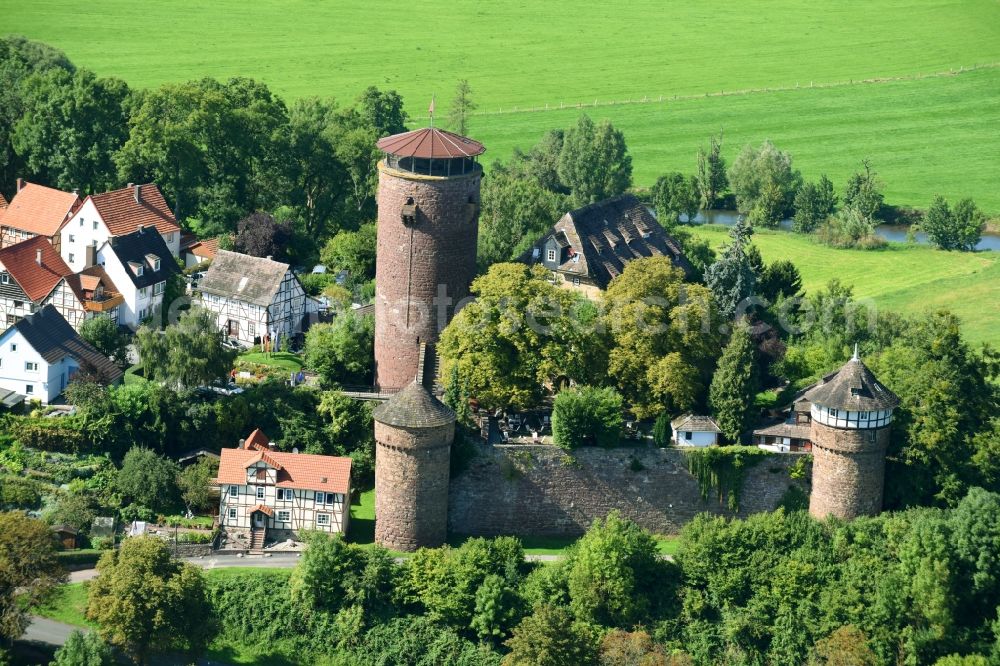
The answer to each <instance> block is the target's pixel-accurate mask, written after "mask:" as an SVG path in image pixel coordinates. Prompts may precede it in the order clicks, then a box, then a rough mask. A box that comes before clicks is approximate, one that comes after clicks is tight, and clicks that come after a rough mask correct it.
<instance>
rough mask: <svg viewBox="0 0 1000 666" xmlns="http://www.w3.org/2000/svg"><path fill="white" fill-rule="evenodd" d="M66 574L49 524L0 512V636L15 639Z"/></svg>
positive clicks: (23, 516) (14, 513)
mask: <svg viewBox="0 0 1000 666" xmlns="http://www.w3.org/2000/svg"><path fill="white" fill-rule="evenodd" d="M65 577H66V574H65V572H64V571H63V569H62V567H61V566H60V564H59V561H58V560H57V559H56V543H55V539H54V537H53V535H52V532H51V530H49V526H48V525H46V524H45V523H43V522H42V521H40V520H36V519H34V518H29V517H28V516H26V515H25V514H24V513H21V512H19V511H11V512H7V513H0V639H3V640H4V641H5V642H6V641H12V640H14V639H15V638H18V637H19V636H20V635H21V634H22V633H23V632H24V629H25V627H27V626H28V622H29V621H30V618H31V611H32V609H33V608H35V607H36V606H38V604H40V603H42V602H43V601H45V600H46V599H47V598H48V597H49V595H50V594H51V593H52V592H53V590H54V589H55V586H56V585H57V584H58V583H61V582H62V581H63V580H65Z"/></svg>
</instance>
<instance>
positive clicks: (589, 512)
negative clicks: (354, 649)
mask: <svg viewBox="0 0 1000 666" xmlns="http://www.w3.org/2000/svg"><path fill="white" fill-rule="evenodd" d="M684 456H685V453H684V452H683V451H681V450H678V449H655V448H649V447H644V448H618V449H597V448H583V449H578V450H576V451H574V452H573V454H572V455H571V456H570V455H567V453H566V452H565V451H563V450H562V449H559V448H556V447H552V446H485V445H477V455H476V456H475V458H473V459H472V460H471V462H470V463H469V464H468V466H467V467H466V469H465V470H464V471H463V472H462V473H460V474H459V475H457V476H456V477H455V478H453V479H452V480H451V487H450V491H449V503H448V510H449V513H448V523H449V529H450V530H451V531H452V532H456V533H460V534H475V535H499V534H519V535H523V536H574V535H579V534H582V533H583V532H584V531H586V529H587V528H588V527H589V526H590V524H591V523H592V522H593V521H594V519H596V518H601V517H604V516H606V515H607V514H608V513H609V512H610V511H612V510H615V509H617V510H618V511H620V512H621V514H622V515H623V516H625V517H627V518H630V519H631V520H634V521H635V522H637V523H638V524H640V525H642V526H643V527H644V528H646V529H647V530H650V531H651V532H654V533H656V534H674V533H676V532H678V531H679V530H680V528H681V527H682V526H683V525H684V524H685V523H687V522H688V521H690V520H691V519H692V518H694V516H696V515H697V514H699V513H702V512H709V513H714V514H720V515H733V514H732V513H731V512H730V511H729V510H728V509H727V508H726V507H725V506H724V505H723V504H720V502H719V500H718V499H717V497H716V496H714V495H711V496H710V497H709V498H708V499H702V497H701V490H700V488H699V485H698V481H697V479H695V478H694V477H693V476H692V475H691V474H690V472H688V469H687V463H686V460H685V458H684ZM798 458H799V456H797V455H781V454H774V455H772V456H768V457H766V458H763V459H761V460H760V462H758V463H757V464H756V465H754V466H752V467H750V468H749V469H748V470H747V472H746V475H745V477H744V483H743V489H742V492H741V495H740V507H739V514H738V515H739V516H746V515H749V514H751V513H757V512H760V511H770V510H773V509H774V508H776V507H777V506H778V505H779V504H780V502H781V500H782V498H783V497H784V496H785V493H786V491H787V490H788V488H789V486H792V485H797V486H799V488H801V489H802V490H803V491H804V492H805V493H806V494H808V488H807V486H806V484H805V483H804V482H803V481H798V480H792V479H791V478H790V477H789V470H790V468H791V466H792V465H793V464H794V463H795V462H796V461H797V460H798Z"/></svg>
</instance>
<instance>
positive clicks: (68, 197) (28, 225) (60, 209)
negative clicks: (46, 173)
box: [2, 183, 80, 237]
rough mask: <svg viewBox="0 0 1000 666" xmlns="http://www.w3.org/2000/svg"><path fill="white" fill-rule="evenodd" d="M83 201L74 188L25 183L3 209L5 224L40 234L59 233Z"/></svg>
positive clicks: (51, 234)
mask: <svg viewBox="0 0 1000 666" xmlns="http://www.w3.org/2000/svg"><path fill="white" fill-rule="evenodd" d="M79 203H80V197H78V196H76V195H75V194H73V193H72V192H63V191H62V190H55V189H52V188H51V187H45V186H44V185H35V184H34V183H25V184H24V187H22V188H21V191H20V192H18V193H17V194H15V195H14V198H13V199H12V200H11V202H10V204H8V206H7V209H6V210H5V211H4V213H3V218H2V223H3V226H5V227H11V228H13V229H20V230H21V231H27V232H30V233H33V234H37V235H39V236H50V237H51V236H55V235H56V234H57V233H58V232H59V228H60V227H62V225H63V222H65V221H66V220H67V219H68V218H69V217H70V216H71V214H72V213H73V212H74V211H75V210H76V207H77V206H78V205H79Z"/></svg>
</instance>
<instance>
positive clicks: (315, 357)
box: [305, 311, 375, 387]
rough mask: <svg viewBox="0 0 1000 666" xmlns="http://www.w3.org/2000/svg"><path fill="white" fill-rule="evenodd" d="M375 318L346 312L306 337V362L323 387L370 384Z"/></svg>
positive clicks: (310, 330)
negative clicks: (317, 375) (318, 377)
mask: <svg viewBox="0 0 1000 666" xmlns="http://www.w3.org/2000/svg"><path fill="white" fill-rule="evenodd" d="M374 345H375V317H374V316H372V315H357V314H355V313H354V312H351V311H346V312H343V313H341V314H338V315H337V316H336V317H335V318H334V320H333V323H330V324H315V325H313V326H312V327H310V328H309V332H308V333H306V345H305V360H306V363H307V364H308V366H309V367H310V368H311V369H312V370H313V371H314V372H316V373H317V374H319V376H320V378H321V380H322V383H323V385H324V386H327V387H329V386H332V385H334V384H365V383H369V384H370V379H371V378H370V375H371V372H372V359H373V355H374Z"/></svg>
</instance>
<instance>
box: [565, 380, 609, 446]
mask: <svg viewBox="0 0 1000 666" xmlns="http://www.w3.org/2000/svg"><path fill="white" fill-rule="evenodd" d="M621 430H622V397H621V396H620V395H619V394H618V392H617V391H616V390H614V389H613V388H611V387H605V388H597V387H593V386H579V387H574V388H569V389H564V390H562V391H560V392H559V393H558V394H557V395H556V399H555V404H554V405H553V407H552V440H553V443H554V444H555V445H556V446H561V447H563V448H564V449H575V448H577V447H578V446H584V445H586V444H591V445H596V446H604V447H612V446H615V445H617V444H618V439H619V437H620V436H621Z"/></svg>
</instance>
